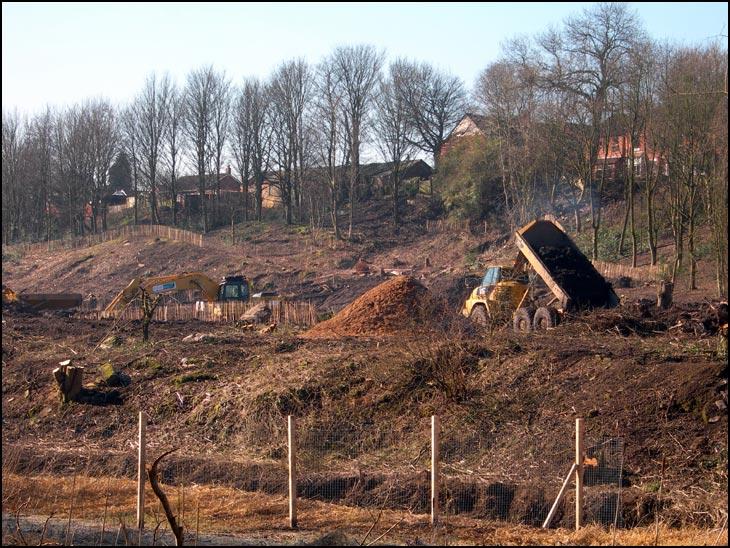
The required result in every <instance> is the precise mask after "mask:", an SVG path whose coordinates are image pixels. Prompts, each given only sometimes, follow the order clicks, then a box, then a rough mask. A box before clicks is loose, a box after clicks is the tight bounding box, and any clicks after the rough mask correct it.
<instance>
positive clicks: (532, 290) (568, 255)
mask: <svg viewBox="0 0 730 548" xmlns="http://www.w3.org/2000/svg"><path fill="white" fill-rule="evenodd" d="M515 242H516V244H517V248H518V249H519V253H518V255H517V258H516V259H515V261H514V263H513V264H511V265H500V266H490V267H488V268H487V272H486V274H485V275H484V278H482V281H481V283H480V284H479V286H477V287H476V288H474V290H473V291H472V292H471V295H469V297H468V298H467V300H466V302H465V303H464V306H463V308H462V310H461V313H462V314H463V315H464V316H467V317H469V318H471V319H472V320H474V321H475V322H476V323H479V324H482V325H486V323H487V321H488V320H490V319H491V320H492V321H501V320H505V321H506V320H507V319H509V317H510V316H511V317H512V326H513V328H514V330H515V331H518V332H530V331H542V330H546V329H549V328H553V327H555V326H556V325H558V323H559V322H560V320H561V318H562V317H563V315H564V314H565V313H566V312H568V311H575V310H586V309H591V308H613V307H615V306H618V304H619V298H618V296H617V295H616V293H615V292H614V290H613V288H612V287H611V284H609V283H608V282H607V281H606V280H605V279H604V278H603V276H601V274H600V273H599V272H598V271H597V270H596V269H595V267H594V266H593V264H592V263H591V262H590V261H589V260H588V258H587V257H586V256H585V255H584V254H583V253H582V252H581V251H580V249H579V248H578V246H576V245H575V243H574V242H573V241H572V240H571V239H570V237H568V235H567V234H566V233H565V230H564V229H563V227H562V226H560V224H559V223H558V222H556V221H551V220H538V221H533V222H531V223H529V224H527V225H525V226H523V227H522V228H521V229H519V230H518V231H517V232H515ZM540 279H541V280H542V281H543V282H544V285H545V286H546V289H547V290H545V288H540V287H537V285H538V282H539V280H540Z"/></svg>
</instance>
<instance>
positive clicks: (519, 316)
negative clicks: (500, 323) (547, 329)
mask: <svg viewBox="0 0 730 548" xmlns="http://www.w3.org/2000/svg"><path fill="white" fill-rule="evenodd" d="M534 313H535V312H534V310H533V309H532V308H524V307H523V308H518V309H517V310H516V311H515V315H514V317H513V318H512V329H514V331H516V332H517V333H529V332H530V331H532V317H533V315H534Z"/></svg>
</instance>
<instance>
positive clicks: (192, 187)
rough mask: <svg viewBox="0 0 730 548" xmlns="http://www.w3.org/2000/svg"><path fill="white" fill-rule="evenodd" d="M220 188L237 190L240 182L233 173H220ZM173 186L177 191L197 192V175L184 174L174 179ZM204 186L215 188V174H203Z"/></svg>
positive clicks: (207, 188) (209, 188)
mask: <svg viewBox="0 0 730 548" xmlns="http://www.w3.org/2000/svg"><path fill="white" fill-rule="evenodd" d="M220 178H221V190H228V191H234V192H239V191H240V190H241V182H240V181H239V180H238V179H236V178H235V177H234V176H233V175H230V174H228V173H221V174H220ZM175 187H176V189H177V192H197V191H198V176H197V175H185V176H183V177H180V178H179V179H178V180H177V181H175ZM205 188H206V190H213V189H215V188H216V176H215V175H214V174H210V175H206V176H205Z"/></svg>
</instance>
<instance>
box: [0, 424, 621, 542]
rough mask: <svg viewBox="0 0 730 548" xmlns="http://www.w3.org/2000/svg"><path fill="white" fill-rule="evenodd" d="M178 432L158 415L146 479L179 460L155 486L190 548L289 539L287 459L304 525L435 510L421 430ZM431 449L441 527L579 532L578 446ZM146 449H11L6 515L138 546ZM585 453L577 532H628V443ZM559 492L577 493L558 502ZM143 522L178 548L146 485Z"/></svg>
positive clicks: (481, 442) (479, 440) (485, 440)
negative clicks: (459, 523) (245, 534)
mask: <svg viewBox="0 0 730 548" xmlns="http://www.w3.org/2000/svg"><path fill="white" fill-rule="evenodd" d="M264 419H266V420H264ZM179 426H180V425H179V424H178V423H177V422H176V421H175V420H174V419H173V420H165V419H164V417H161V416H160V417H155V416H153V417H151V421H150V424H149V425H148V427H147V428H146V440H147V441H146V442H145V444H144V447H145V453H146V459H145V460H146V469H147V470H149V468H150V466H151V464H152V463H153V462H154V460H155V459H156V458H157V457H158V456H160V455H161V454H162V453H164V452H165V451H167V450H169V449H174V448H177V450H176V451H174V452H173V453H171V454H170V455H168V456H167V457H165V459H164V460H163V461H162V462H161V464H160V467H159V472H160V473H159V477H158V480H159V482H160V485H161V487H162V488H163V490H164V492H165V494H166V496H167V499H168V501H169V504H170V509H171V511H172V513H173V514H174V515H175V517H176V520H177V521H178V524H180V525H182V526H183V527H184V530H185V531H187V535H188V536H187V537H186V538H187V539H188V540H192V538H193V536H197V535H204V534H214V533H219V532H230V531H240V530H242V529H244V530H253V529H258V530H265V529H271V528H274V529H285V528H287V527H288V523H289V521H288V518H289V512H290V500H291V499H290V496H291V494H292V493H291V491H290V485H289V480H290V469H289V466H288V462H289V452H290V450H291V451H293V452H294V455H295V459H294V462H295V463H296V471H295V474H294V478H295V486H296V496H297V499H298V500H299V501H300V502H302V503H303V504H302V505H301V506H300V509H299V512H298V522H299V523H302V524H306V523H307V522H311V521H313V520H314V519H315V513H316V512H319V513H320V514H319V515H320V517H321V512H322V508H323V506H322V505H325V507H326V508H334V507H333V506H329V505H337V507H339V508H340V509H342V508H344V507H354V508H367V509H369V510H371V511H373V510H378V509H388V510H395V511H403V512H406V513H408V514H421V515H423V517H424V520H427V519H428V514H429V513H430V512H431V502H432V501H431V497H432V493H433V491H432V483H431V481H432V472H433V468H432V446H431V441H432V435H433V432H432V430H431V423H430V421H429V420H428V419H426V418H422V419H418V420H417V421H414V425H413V429H412V430H411V431H410V432H407V433H406V434H402V433H399V434H398V435H396V434H394V433H392V432H391V431H390V430H388V428H387V426H386V425H374V424H369V425H361V424H350V423H347V422H344V421H343V422H342V423H339V424H323V423H316V422H310V421H302V423H301V424H298V425H295V432H296V435H295V436H294V438H293V442H294V443H293V444H292V445H291V446H290V445H289V443H288V437H287V434H288V432H287V424H286V421H283V420H281V417H278V418H277V420H269V418H266V417H259V416H250V417H242V420H241V424H240V425H239V426H238V427H237V428H236V429H235V431H231V432H227V433H226V435H227V436H229V443H227V444H226V446H225V447H226V448H225V449H220V447H219V446H216V444H215V443H212V440H205V441H203V440H196V439H195V438H194V437H193V436H189V435H188V436H180V434H179V432H180V428H179ZM437 439H438V449H439V451H438V461H437V462H438V464H437V470H438V476H437V483H438V490H439V497H438V502H439V504H438V505H437V506H438V508H439V519H438V523H442V524H448V523H449V522H450V520H452V519H455V518H457V517H458V518H460V517H467V518H472V519H476V520H489V521H504V522H508V523H515V524H524V525H530V526H534V527H541V526H543V524H544V523H545V521H546V518H547V517H548V515H549V514H550V513H551V508H553V506H554V505H555V511H554V512H553V513H552V520H551V521H550V524H549V525H550V526H551V527H565V528H572V527H574V525H575V520H576V515H575V512H576V502H575V496H576V495H575V493H576V491H575V487H574V483H573V478H572V477H571V469H572V467H573V465H574V463H575V447H574V445H573V443H574V440H573V439H572V438H571V437H565V439H563V440H558V442H557V445H556V447H559V449H558V450H556V451H550V453H549V454H547V453H544V452H538V451H531V450H527V451H525V452H523V453H522V454H514V453H513V454H512V458H509V459H500V458H495V455H499V454H500V447H499V446H498V445H499V444H500V443H501V442H502V440H499V439H496V438H495V437H494V435H492V434H489V433H488V432H480V431H476V432H474V431H466V430H464V429H458V428H454V427H447V428H444V430H443V432H439V435H438V436H437ZM138 451H139V443H138V439H137V437H136V436H135V437H130V439H128V440H127V441H126V444H125V445H124V446H123V447H118V448H116V449H107V448H104V447H103V446H102V445H95V446H80V447H75V448H73V449H68V448H66V449H62V450H61V449H60V448H55V449H54V451H51V452H43V451H38V449H37V448H33V447H31V446H27V447H25V448H23V447H19V446H18V447H6V446H5V444H4V446H3V511H4V512H8V511H9V510H10V511H11V512H12V508H15V510H18V508H20V511H22V512H23V513H25V514H34V515H39V516H51V515H53V517H52V520H55V521H54V523H56V522H57V523H56V526H57V527H63V526H64V523H65V524H66V525H65V526H66V527H67V528H68V531H69V533H68V534H69V535H79V536H80V537H79V538H81V537H83V538H84V539H86V540H93V541H94V542H95V543H99V542H102V540H103V542H104V543H106V544H111V543H112V542H114V540H115V539H114V537H115V536H116V537H117V539H116V540H117V541H118V540H119V538H122V539H124V536H125V533H126V535H129V536H130V538H133V539H135V540H136V539H137V537H136V536H133V535H138V534H139V532H138V531H136V528H137V513H136V512H137V483H136V478H137V472H138V468H137V458H138ZM49 455H51V456H50V457H49ZM583 455H584V458H583V463H582V464H583V466H584V473H583V485H584V489H583V505H582V508H583V516H584V519H583V523H584V524H600V525H604V526H614V527H619V528H620V527H623V526H624V523H623V518H622V504H621V494H622V491H621V490H622V487H623V485H624V483H623V482H624V479H623V468H624V443H623V440H622V439H621V438H619V437H610V438H601V439H597V440H587V441H586V443H585V445H584V453H583ZM566 477H567V480H566ZM568 480H569V481H568ZM564 484H569V488H568V489H566V490H565V494H564V496H563V498H562V500H560V501H559V502H557V503H556V498H557V496H558V493H559V492H560V491H561V486H562V485H564ZM26 501H28V502H26ZM13 505H14V506H13ZM11 507H12V508H11ZM69 516H70V518H69ZM144 516H145V517H144V523H145V525H144V531H145V532H144V533H143V534H144V535H145V536H144V539H145V543H146V544H149V543H151V542H156V543H157V544H171V543H172V542H173V536H172V532H171V530H170V526H169V525H168V523H167V520H166V518H165V511H164V508H163V506H162V503H161V502H160V500H159V499H158V498H157V497H156V496H155V495H154V493H153V491H152V489H151V487H150V483H149V480H145V503H144ZM102 533H103V535H102ZM120 535H121V536H120Z"/></svg>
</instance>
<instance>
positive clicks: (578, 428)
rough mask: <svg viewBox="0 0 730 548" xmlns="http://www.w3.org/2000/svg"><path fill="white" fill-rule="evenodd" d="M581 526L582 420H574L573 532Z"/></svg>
mask: <svg viewBox="0 0 730 548" xmlns="http://www.w3.org/2000/svg"><path fill="white" fill-rule="evenodd" d="M582 526H583V419H575V530H576V531H577V530H578V529H580V528H581V527H582Z"/></svg>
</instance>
